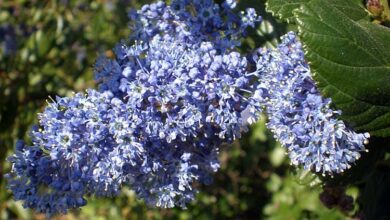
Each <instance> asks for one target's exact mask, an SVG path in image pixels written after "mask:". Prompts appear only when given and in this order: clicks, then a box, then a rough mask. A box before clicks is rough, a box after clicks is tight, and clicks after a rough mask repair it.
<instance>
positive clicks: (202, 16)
mask: <svg viewBox="0 0 390 220" xmlns="http://www.w3.org/2000/svg"><path fill="white" fill-rule="evenodd" d="M236 5H237V2H236V1H235V0H227V1H225V2H223V3H222V4H221V5H219V4H216V3H215V2H214V1H213V0H195V1H194V0H173V1H172V2H171V4H170V5H167V4H166V3H164V2H162V1H159V2H157V3H153V4H150V5H144V6H143V7H142V8H141V9H140V10H138V11H135V10H133V11H131V12H130V13H129V17H130V20H131V21H134V22H133V23H132V26H131V27H132V30H133V31H134V33H133V35H132V37H131V38H132V39H135V40H142V41H145V42H147V41H150V39H151V38H153V37H154V36H155V35H162V36H164V40H170V39H172V37H173V38H175V40H176V41H178V40H179V41H181V42H187V43H192V44H193V43H199V42H203V41H211V42H213V44H214V45H215V48H216V49H218V50H222V51H224V50H226V49H229V48H234V47H235V46H238V45H239V44H240V40H241V38H242V37H243V36H244V35H245V33H246V29H247V28H248V27H254V26H255V24H256V23H258V22H260V20H261V18H260V17H259V16H257V14H256V11H255V10H254V9H253V8H248V9H246V10H245V12H241V13H237V12H236V11H235V10H234V8H235V7H236Z"/></svg>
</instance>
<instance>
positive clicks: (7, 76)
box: [0, 0, 358, 220]
mask: <svg viewBox="0 0 390 220" xmlns="http://www.w3.org/2000/svg"><path fill="white" fill-rule="evenodd" d="M149 2H151V1H133V0H95V1H86V0H78V1H76V0H52V1H41V0H35V1H34V0H30V1H24V0H14V1H12V0H8V1H7V0H0V219H1V220H3V219H44V218H45V217H44V216H43V215H41V214H37V213H34V212H32V211H31V210H26V209H24V208H23V207H22V203H21V202H15V201H14V200H13V197H12V195H11V193H10V192H9V191H8V190H7V189H6V182H5V180H4V177H3V176H4V174H5V173H7V172H8V171H9V169H10V167H9V164H8V163H7V161H6V157H7V156H8V155H10V154H12V152H13V149H14V145H15V142H16V140H17V139H21V138H26V133H27V132H28V130H29V129H30V127H31V125H32V124H34V123H36V122H37V119H36V114H37V113H38V112H40V111H42V110H43V107H44V105H45V100H46V99H47V98H48V97H49V96H52V97H55V96H56V95H59V96H69V95H71V92H73V91H83V90H85V89H87V88H94V87H95V83H94V81H93V64H94V62H95V60H96V58H97V57H98V56H99V55H100V54H105V55H107V56H112V55H113V54H112V51H111V48H113V47H114V46H115V44H116V42H119V41H120V40H121V39H126V38H127V36H128V35H129V33H130V29H129V28H128V18H127V12H128V10H129V9H131V8H139V7H140V6H141V5H142V4H144V3H149ZM239 6H240V7H242V8H245V7H247V6H251V7H255V8H256V10H257V12H258V13H259V14H261V15H262V16H263V18H264V22H263V23H262V25H260V27H258V28H257V29H256V30H252V31H251V32H250V35H249V37H248V38H247V39H245V41H244V42H243V46H242V48H241V49H242V50H243V51H247V50H251V49H253V48H256V47H259V46H268V47H271V46H272V45H275V43H277V40H276V39H278V38H279V36H281V35H282V34H283V33H285V32H286V31H287V27H286V26H285V25H283V24H280V23H277V22H276V21H275V20H274V19H273V18H271V17H270V15H268V14H265V10H264V1H261V0H246V1H240V3H239ZM265 120H266V119H265V117H262V121H261V122H259V123H258V124H256V125H254V126H253V127H252V128H251V129H250V131H249V132H248V133H247V134H245V135H244V137H243V138H242V139H241V141H239V142H238V141H237V142H236V143H235V144H234V145H233V146H229V147H227V148H226V149H225V150H223V151H222V152H221V154H220V160H221V169H220V171H219V172H218V173H217V174H216V175H215V181H214V183H213V184H212V185H210V186H199V191H200V193H199V195H198V198H197V199H196V200H195V201H194V202H193V203H192V204H190V206H189V207H188V209H186V210H182V209H179V208H177V209H169V210H163V209H156V208H151V207H147V206H146V205H145V204H144V203H143V201H140V200H137V198H136V197H135V195H134V192H133V191H131V189H124V190H123V193H122V195H121V196H119V197H116V198H105V199H102V198H88V205H87V206H85V207H84V208H82V209H81V210H75V211H74V212H72V213H69V214H68V215H64V216H58V217H56V219H97V220H99V219H110V220H116V219H275V220H277V219H281V220H284V219H287V220H288V219H291V220H293V219H324V220H325V219H345V217H344V215H343V214H342V212H341V211H339V210H338V209H327V208H326V207H325V206H323V205H322V204H321V202H320V200H319V194H320V192H321V186H320V184H315V181H313V178H314V177H311V176H310V175H306V177H304V176H302V173H299V172H298V173H297V172H296V171H295V169H294V168H293V167H290V166H289V164H288V162H289V161H288V159H287V158H286V157H285V152H284V150H283V148H282V147H280V146H279V144H278V143H277V142H275V140H274V139H273V138H272V135H271V134H270V133H269V132H268V131H267V130H266V129H265ZM308 178H309V180H307V179H308ZM305 181H306V183H308V182H307V181H310V183H314V184H309V186H308V184H305ZM347 193H348V194H350V195H351V196H352V197H354V198H356V197H357V194H358V192H357V189H354V188H351V189H348V191H347ZM355 208H356V207H355Z"/></svg>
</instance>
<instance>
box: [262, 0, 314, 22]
mask: <svg viewBox="0 0 390 220" xmlns="http://www.w3.org/2000/svg"><path fill="white" fill-rule="evenodd" d="M309 1H310V0H268V1H267V2H266V9H267V11H269V12H271V13H272V14H273V15H274V16H277V17H279V18H280V19H282V20H286V21H287V22H294V17H293V16H294V15H293V10H294V9H296V8H299V7H300V6H301V4H303V3H307V2H309Z"/></svg>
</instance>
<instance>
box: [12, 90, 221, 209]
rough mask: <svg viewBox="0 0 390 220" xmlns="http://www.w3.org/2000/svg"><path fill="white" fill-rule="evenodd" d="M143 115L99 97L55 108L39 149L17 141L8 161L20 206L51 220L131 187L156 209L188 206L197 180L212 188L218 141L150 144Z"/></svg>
mask: <svg viewBox="0 0 390 220" xmlns="http://www.w3.org/2000/svg"><path fill="white" fill-rule="evenodd" d="M136 111H137V110H135V109H132V108H131V106H129V105H127V104H125V103H123V102H122V101H121V100H119V99H117V98H113V97H112V94H110V93H109V92H105V93H99V92H96V91H94V90H89V91H88V92H87V95H82V94H76V95H75V96H74V97H72V98H57V99H56V101H53V102H50V103H49V105H48V107H47V108H46V109H45V111H44V112H43V113H41V114H40V115H39V125H38V126H36V127H35V128H34V129H33V130H32V132H31V134H30V136H31V138H32V145H31V146H27V145H25V144H24V143H23V142H18V144H17V149H16V152H15V154H14V155H13V156H11V157H10V158H9V161H10V162H11V163H12V164H13V168H12V172H11V173H10V174H8V176H7V177H8V179H9V188H10V189H11V190H12V191H13V193H14V196H15V199H17V200H23V201H24V206H25V207H29V208H34V209H35V210H36V211H38V212H44V213H46V214H47V215H49V216H50V215H52V214H56V213H66V212H67V210H68V209H70V208H77V207H80V206H83V205H85V204H86V200H85V199H84V196H85V195H90V194H94V195H97V196H114V195H117V194H118V192H119V190H120V189H121V187H122V186H123V185H129V186H130V187H131V188H132V189H134V190H135V191H136V192H137V194H138V195H139V197H140V198H144V199H145V200H146V202H147V203H149V204H151V205H154V206H160V207H165V208H167V207H173V206H175V205H180V206H183V207H184V206H185V204H186V203H188V202H189V201H191V200H192V199H193V198H194V193H195V192H196V190H194V189H192V183H193V182H194V181H195V180H196V181H200V182H202V183H205V184H209V183H210V182H211V180H212V177H211V174H212V173H213V172H215V171H216V170H217V169H218V167H219V163H218V161H217V153H218V144H219V142H215V141H213V140H212V139H205V138H197V139H196V140H195V139H194V138H191V139H190V140H188V141H187V142H183V141H180V140H178V141H173V142H171V143H168V142H167V141H165V140H161V139H158V138H154V137H149V136H147V135H145V134H144V133H142V130H143V129H144V128H143V123H145V121H143V120H142V119H141V118H139V117H138V116H139V115H138V114H137V112H136Z"/></svg>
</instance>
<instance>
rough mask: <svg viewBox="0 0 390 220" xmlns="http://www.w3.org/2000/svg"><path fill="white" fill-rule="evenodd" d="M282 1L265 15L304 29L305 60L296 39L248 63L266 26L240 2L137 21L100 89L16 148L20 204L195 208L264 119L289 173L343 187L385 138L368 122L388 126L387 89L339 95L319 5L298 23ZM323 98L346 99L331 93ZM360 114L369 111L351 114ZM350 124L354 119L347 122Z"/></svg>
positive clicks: (185, 7)
mask: <svg viewBox="0 0 390 220" xmlns="http://www.w3.org/2000/svg"><path fill="white" fill-rule="evenodd" d="M275 2H277V1H276V0H275ZM275 2H274V1H269V8H270V10H271V11H274V13H275V14H277V15H279V16H280V17H281V18H282V19H287V20H288V21H289V22H297V24H298V26H299V34H301V36H302V37H301V38H302V42H303V44H304V45H305V47H302V45H301V43H300V41H299V39H297V36H296V34H295V33H293V32H289V33H287V34H286V35H285V36H284V37H282V39H281V43H280V44H279V45H278V46H277V47H276V48H274V49H266V48H260V49H257V50H256V51H257V52H253V51H243V50H242V49H241V50H240V45H241V41H242V39H243V38H244V37H245V36H246V34H247V32H248V30H249V29H251V28H256V27H257V26H258V25H260V23H261V21H262V19H261V17H259V16H258V15H257V13H256V11H255V9H253V8H248V9H245V10H244V11H243V12H240V11H239V10H238V9H236V6H237V2H236V1H231V0H226V1H224V2H223V3H221V4H217V3H215V2H214V1H211V0H197V1H187V0H174V1H171V2H170V4H168V3H164V2H161V1H160V2H157V3H152V4H145V5H143V6H142V7H141V9H140V10H138V11H135V10H133V11H131V12H130V13H129V17H130V20H131V25H130V27H131V29H132V33H131V35H130V37H129V40H128V41H130V43H128V41H122V42H120V43H119V44H118V45H117V46H116V47H115V48H114V52H115V58H114V59H112V58H109V57H105V56H101V57H100V58H98V59H97V61H96V64H95V66H94V71H95V79H96V81H97V83H98V90H93V89H88V90H87V92H86V94H83V93H77V94H74V95H73V96H72V97H69V98H61V97H56V98H55V99H54V100H53V99H52V100H51V101H49V102H48V106H47V107H46V108H45V110H44V111H43V113H40V114H39V115H38V119H39V123H38V124H37V125H36V126H35V127H34V128H33V129H32V130H31V132H30V134H29V136H30V139H31V142H32V143H31V144H25V143H24V142H23V141H19V142H18V143H17V145H16V150H15V152H14V154H13V155H11V156H10V157H9V158H8V161H9V162H10V163H11V164H12V169H11V171H10V172H9V173H8V174H7V175H6V177H7V179H8V188H9V189H10V190H11V191H12V192H13V194H14V198H15V199H16V200H22V201H23V204H24V206H25V207H28V208H33V209H35V210H36V211H38V212H42V213H45V214H46V215H47V216H49V217H50V216H53V215H55V214H58V213H60V214H65V213H67V212H68V210H69V209H74V208H78V207H82V206H85V205H86V204H87V201H86V199H85V198H86V196H89V195H95V196H99V197H111V196H118V195H119V193H120V191H121V189H122V188H123V187H124V186H128V187H129V188H130V189H132V190H134V191H135V193H136V194H137V197H138V198H141V199H143V200H144V201H145V202H146V203H147V204H148V205H150V206H152V207H162V208H173V207H175V206H180V207H182V208H186V207H187V205H188V203H190V202H191V201H193V200H194V199H195V195H196V193H197V191H198V190H197V184H198V183H201V184H204V185H209V184H211V183H212V181H213V175H214V173H215V172H216V171H217V170H218V169H219V168H220V162H219V160H218V154H219V152H220V150H221V149H224V148H226V147H227V146H228V145H230V144H232V143H233V142H234V141H235V140H237V139H240V138H241V137H242V135H243V133H244V132H246V131H247V130H248V126H250V125H251V124H253V123H255V122H257V121H259V120H260V119H261V117H264V116H262V114H263V113H265V114H266V115H267V117H268V120H269V122H268V123H267V127H268V128H269V129H270V130H271V131H272V132H273V133H274V136H275V138H276V139H277V140H278V141H279V142H280V143H281V145H282V146H283V147H285V148H286V149H287V153H288V155H289V157H290V160H291V164H294V165H296V166H300V167H302V168H303V169H304V170H306V171H307V172H310V171H312V172H313V173H314V174H313V175H315V174H317V173H321V174H322V175H323V176H324V177H323V180H322V181H323V182H324V184H328V182H329V181H328V180H327V176H332V177H333V176H336V178H337V175H341V176H342V174H341V173H343V172H345V171H346V170H347V169H350V168H351V167H353V166H354V164H355V162H356V160H358V159H359V158H360V157H361V153H362V152H365V151H366V146H365V144H368V138H369V137H370V135H374V136H381V137H386V135H387V134H388V131H389V130H388V127H386V126H387V125H388V120H384V121H380V122H377V118H376V119H374V121H373V122H367V120H370V119H372V118H373V117H374V116H375V117H384V118H386V117H387V115H388V114H389V111H388V107H387V106H386V103H384V102H386V101H383V100H382V99H377V98H374V100H373V101H372V102H368V101H367V97H371V96H373V95H378V94H382V93H383V95H388V93H386V91H387V90H386V88H384V85H385V84H382V83H383V82H382V81H379V82H378V83H379V85H378V86H377V87H376V88H380V89H382V88H383V90H380V92H379V93H378V94H376V93H373V94H368V95H367V97H366V96H364V97H362V99H355V97H356V94H358V93H359V92H356V90H358V89H357V88H356V87H355V88H354V87H353V86H350V85H348V86H347V87H348V88H344V87H342V86H343V85H344V84H345V82H344V84H343V82H338V81H337V79H338V78H337V77H335V76H333V75H331V76H330V75H329V74H328V73H327V72H326V71H327V70H328V69H324V68H328V67H327V66H326V67H325V66H324V65H323V63H324V62H325V61H322V60H321V61H319V60H318V57H317V56H316V54H318V53H321V52H322V53H325V52H324V51H323V50H322V49H321V48H320V47H316V46H314V45H315V43H316V41H315V39H316V38H313V37H312V36H311V35H310V34H311V33H314V32H315V31H314V30H311V29H310V28H311V26H310V25H311V23H310V22H312V20H310V18H311V17H310V16H311V15H310V12H311V11H310V10H311V9H313V8H316V7H318V6H317V5H316V2H318V1H316V0H313V1H310V3H307V4H306V3H304V2H305V1H302V6H301V7H300V8H298V9H295V10H294V13H292V12H291V11H288V12H285V11H283V10H281V9H278V8H277V6H276V3H275ZM285 4H286V5H287V6H291V5H293V6H294V7H297V6H299V3H292V2H291V1H287V2H286V3H285ZM289 4H291V5H289ZM332 4H335V7H336V8H342V7H344V6H346V5H343V4H347V3H342V4H336V3H334V1H331V2H330V4H329V5H332ZM351 4H355V3H351ZM356 7H357V9H356V11H358V9H360V8H359V6H356ZM305 10H307V11H305ZM318 10H319V11H320V12H321V10H320V9H318ZM355 13H357V12H355ZM340 16H342V15H340ZM346 16H349V15H346ZM354 16H355V17H353V18H351V19H356V18H358V17H359V16H362V14H361V13H360V14H357V15H355V14H354ZM365 25H366V26H367V29H369V28H379V27H377V26H370V25H373V24H371V23H368V22H367V23H365ZM305 28H308V29H309V32H308V33H307V34H306V32H305V30H304V29H305ZM356 28H357V29H358V27H356ZM380 28H382V27H380ZM380 28H379V29H380ZM310 31H311V32H310ZM383 33H384V34H383V35H380V36H374V37H373V38H376V39H379V38H381V39H382V38H383V39H384V38H387V37H388V36H389V31H388V30H385V29H384V30H383ZM312 35H315V33H314V34H312ZM359 39H360V38H359V37H356V42H357V43H356V44H359V43H360V41H359ZM327 40H328V41H331V39H327ZM328 41H326V43H327V42H328ZM376 44H377V41H375V40H373V41H372V46H373V47H375V46H377V45H376ZM305 48H307V50H308V53H307V55H308V56H307V59H308V60H309V62H308V61H307V60H306V59H305V56H304V51H303V49H305ZM325 48H327V47H325ZM316 50H318V51H316ZM359 52H361V53H362V54H363V55H364V54H365V53H366V54H371V52H372V51H369V49H367V50H366V51H365V50H362V51H357V53H359ZM329 53H331V52H329ZM327 54H328V53H325V55H323V56H326V55H327ZM358 55H361V54H358ZM318 56H319V57H321V56H320V55H318ZM383 56H384V57H386V56H388V51H387V52H386V51H385V52H383ZM343 61H344V60H343ZM378 62H379V63H378V66H379V67H378V69H379V70H378V71H379V74H381V76H382V75H383V73H384V71H386V70H383V68H382V67H381V66H380V65H381V64H386V62H387V61H383V62H380V61H378ZM311 63H313V65H312V66H311V65H309V64H311ZM348 64H349V63H348ZM332 65H333V66H336V64H334V63H331V64H330V66H332ZM349 65H350V64H349ZM312 67H313V70H312ZM338 68H339V69H342V68H343V66H342V67H338ZM338 68H336V71H337V70H338ZM381 68H382V69H381ZM346 71H349V70H346ZM381 71H382V72H381ZM313 73H316V74H318V75H320V76H321V77H320V79H317V78H318V77H316V75H315V74H313ZM359 77H363V76H361V75H359ZM332 79H333V80H336V81H337V82H332V81H331V80H332ZM316 80H318V81H319V82H320V83H319V84H317V83H316ZM361 80H362V79H360V78H359V79H358V81H361ZM387 82H388V80H387ZM372 83H375V82H372ZM327 84H329V85H327ZM326 86H333V87H334V88H336V89H338V91H341V92H340V93H341V94H343V95H340V94H338V93H334V92H333V90H331V89H329V90H330V92H327V90H326ZM333 87H332V88H333ZM340 87H342V88H340ZM366 87H367V89H368V90H369V91H372V90H371V89H372V87H371V86H366ZM324 94H325V96H324ZM345 94H346V95H345ZM343 96H348V98H350V97H352V98H350V99H351V100H345V99H346V98H345V97H344V99H343ZM343 101H344V103H343ZM352 102H354V103H355V105H356V103H360V102H362V103H364V106H363V107H364V108H365V107H366V106H368V107H370V106H369V105H372V106H371V107H370V110H367V109H364V111H365V112H363V113H362V112H359V113H356V112H357V110H355V109H351V106H352V104H351V103H352ZM345 103H347V104H345ZM372 103H374V104H372ZM339 108H340V109H341V110H342V111H340V110H338V109H339ZM344 111H345V112H347V114H346V117H339V116H343V115H344V113H343V112H344ZM356 115H358V116H359V117H358V116H356ZM361 115H363V116H361ZM316 178H317V180H318V178H320V177H316ZM327 189H328V188H327ZM328 191H329V190H328ZM330 191H331V190H330ZM324 193H325V194H321V195H322V198H326V192H324ZM348 198H350V197H348ZM324 201H325V200H324ZM348 201H349V200H348ZM348 205H349V206H348V207H350V203H348ZM348 210H350V209H348Z"/></svg>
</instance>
